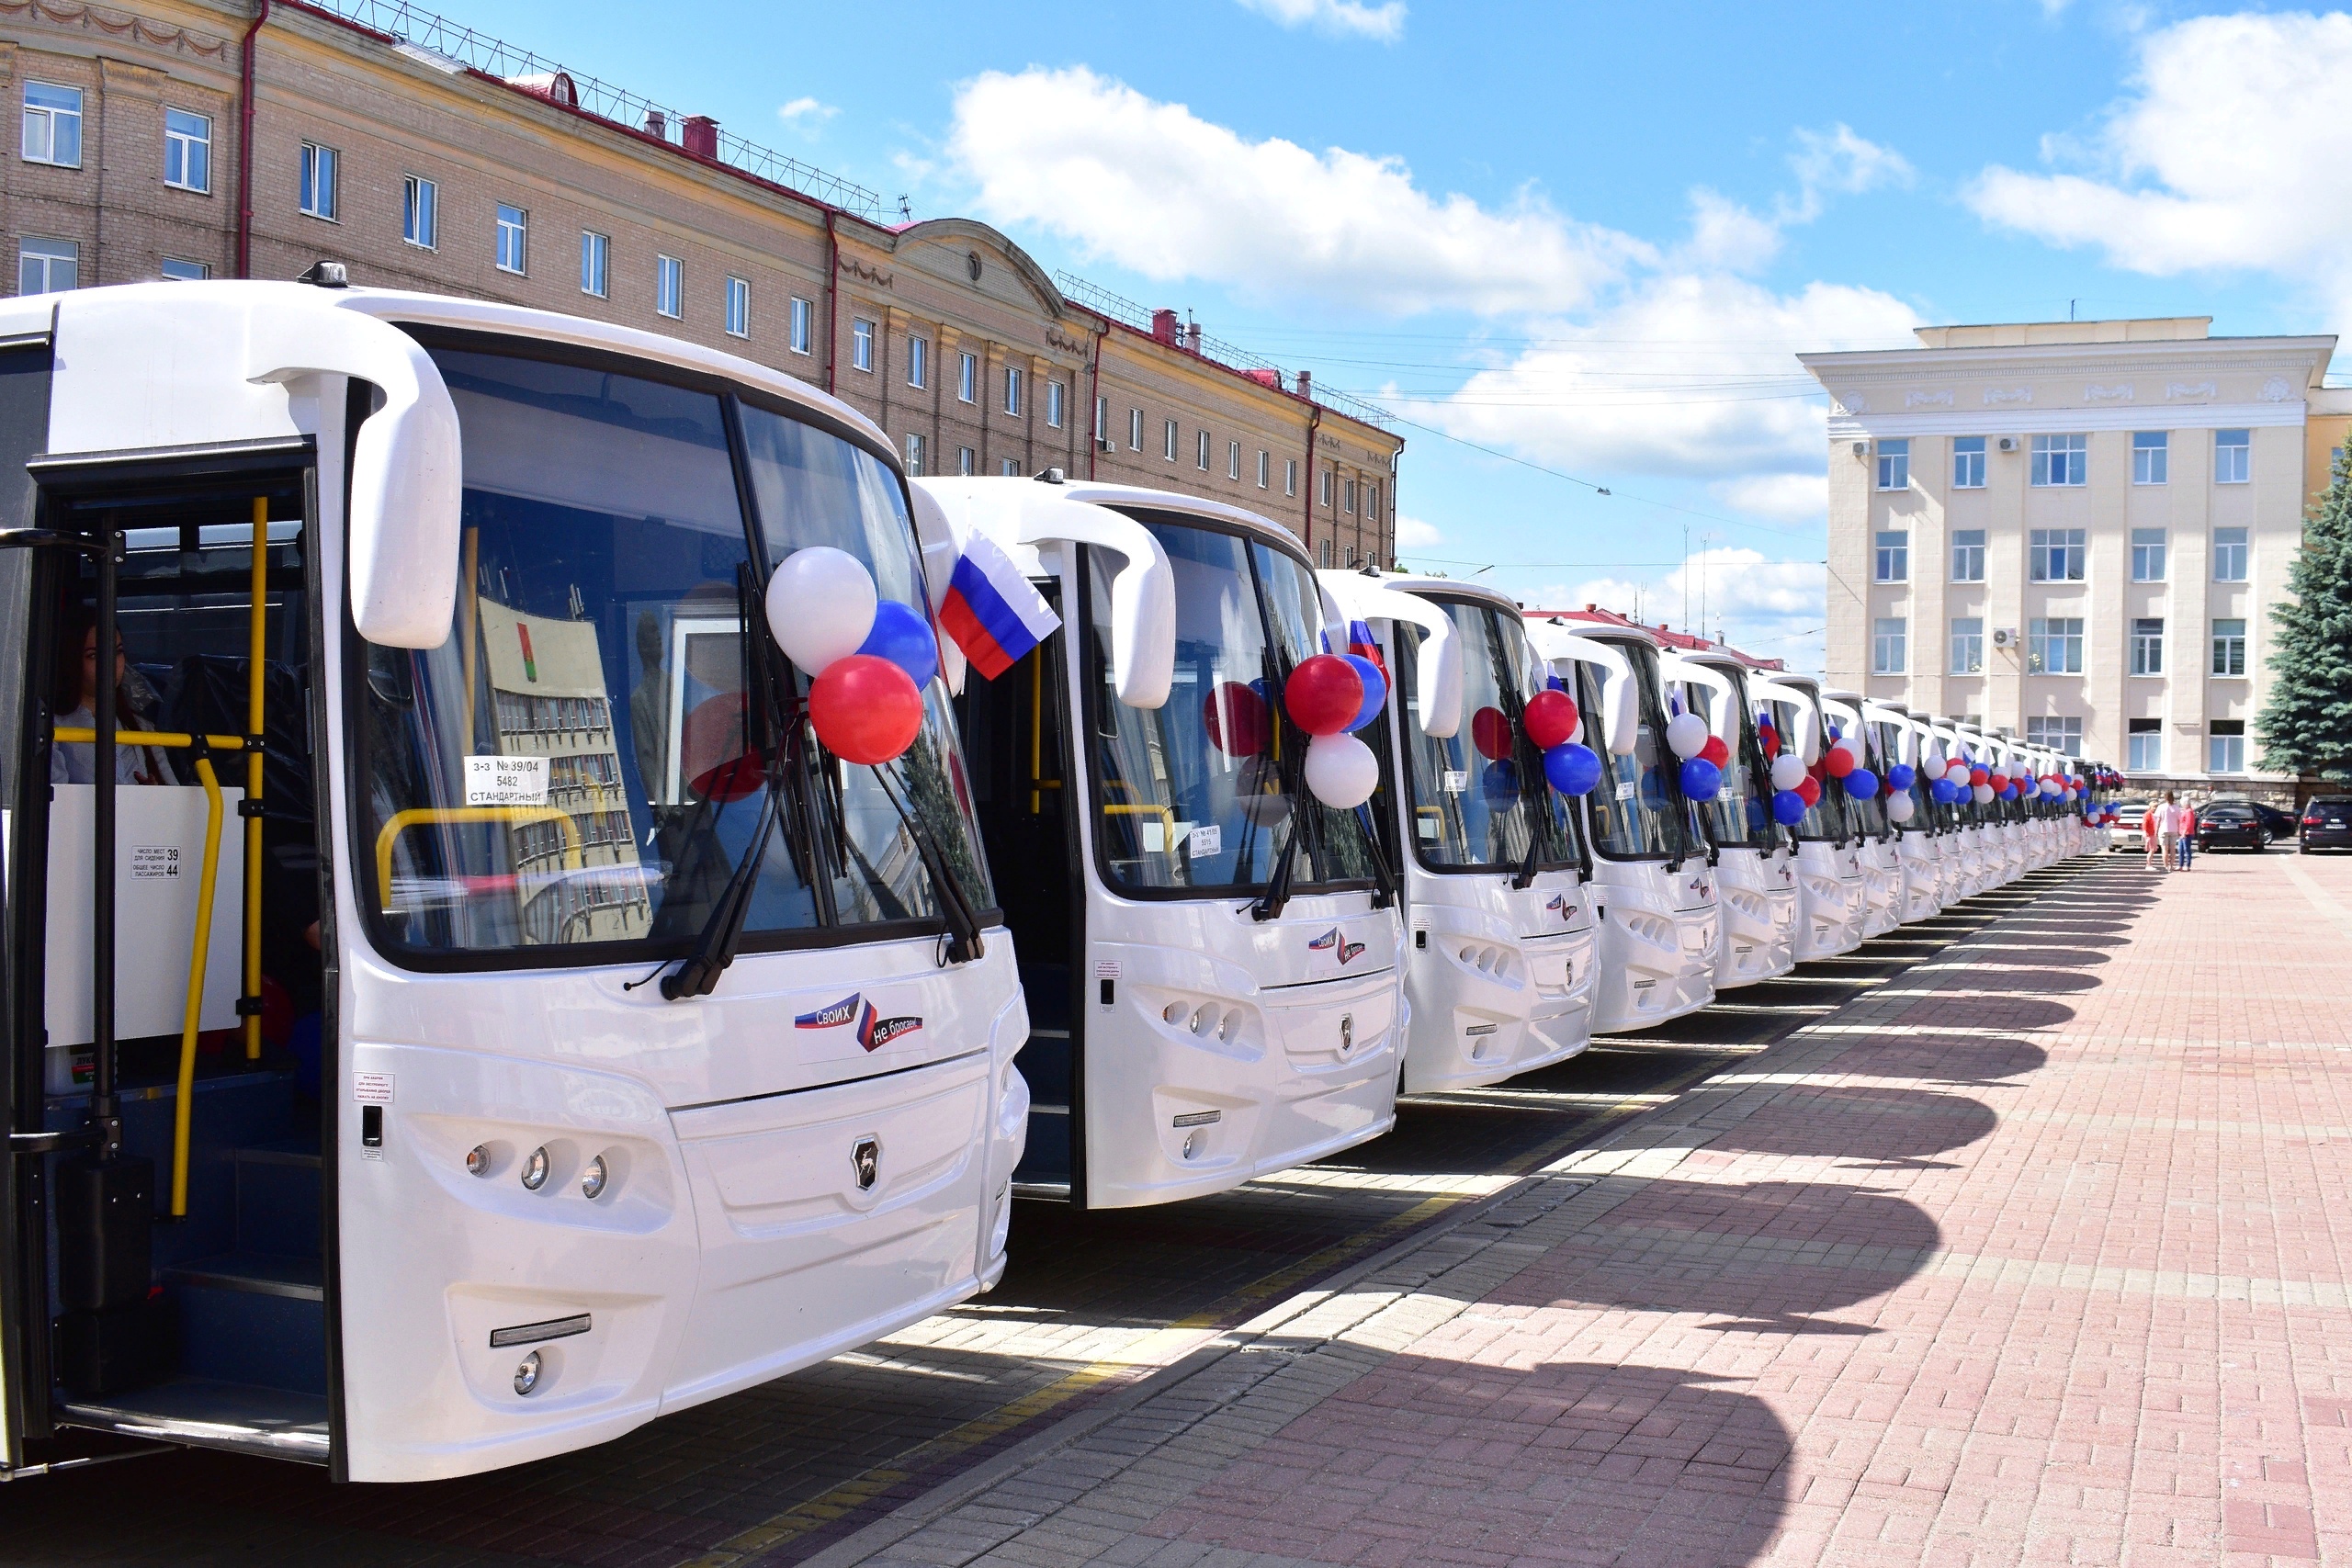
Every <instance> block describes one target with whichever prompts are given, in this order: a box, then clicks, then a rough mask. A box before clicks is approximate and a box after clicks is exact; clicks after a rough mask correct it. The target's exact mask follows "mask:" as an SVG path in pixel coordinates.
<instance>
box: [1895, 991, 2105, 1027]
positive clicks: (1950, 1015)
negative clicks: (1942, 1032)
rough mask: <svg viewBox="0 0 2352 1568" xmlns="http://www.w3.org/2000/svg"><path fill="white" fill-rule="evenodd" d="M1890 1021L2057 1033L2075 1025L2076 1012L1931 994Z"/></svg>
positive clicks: (2032, 1002) (2061, 1006) (2031, 1002)
mask: <svg viewBox="0 0 2352 1568" xmlns="http://www.w3.org/2000/svg"><path fill="white" fill-rule="evenodd" d="M1892 1021H1893V1022H1895V1023H1900V1024H1906V1025H1909V1024H1927V1025H1929V1026H1931V1027H1932V1026H1936V1025H1941V1026H1942V1027H1944V1028H1947V1029H1952V1028H1960V1029H1990V1030H1998V1031H1999V1032H2002V1033H2004V1034H2007V1033H2010V1032H2018V1033H2025V1032H2031V1031H2033V1030H2037V1029H2057V1028H2060V1027H2063V1026H2064V1025H2065V1024H2069V1023H2072V1022H2074V1021H2075V1010H2074V1009H2073V1008H2070V1007H2068V1006H2067V1005H2066V1004H2065V1003H2064V1002H2045V1001H2039V1000H2036V999H2035V998H2031V997H2024V998H2014V999H2012V998H2007V997H2003V996H1998V995H1995V996H1951V995H1948V994H1944V993H1940V992H1931V993H1929V994H1928V995H1927V996H1924V997H1921V998H1919V999H1918V1000H1917V1001H1916V1002H1914V1003H1913V1004H1912V1005H1911V1006H1909V1007H1907V1008H1905V1009H1904V1010H1903V1011H1902V1012H1901V1013H1899V1014H1898V1015H1896V1016H1895V1018H1894V1019H1893V1020H1892Z"/></svg>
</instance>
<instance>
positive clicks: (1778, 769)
mask: <svg viewBox="0 0 2352 1568" xmlns="http://www.w3.org/2000/svg"><path fill="white" fill-rule="evenodd" d="M1803 783H1804V763H1803V762H1802V761H1798V760H1797V759H1796V758H1795V757H1793V756H1792V755H1790V754H1789V753H1788V752H1786V751H1783V752H1781V754H1780V755H1779V756H1777V757H1775V758H1773V759H1772V787H1773V788H1774V789H1794V788H1796V787H1797V785H1799V784H1803Z"/></svg>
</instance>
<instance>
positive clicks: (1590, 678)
mask: <svg viewBox="0 0 2352 1568" xmlns="http://www.w3.org/2000/svg"><path fill="white" fill-rule="evenodd" d="M1609 646H1610V647H1611V648H1613V649H1616V650H1617V651H1618V652H1620V653H1622V654H1623V655H1624V656H1625V661H1626V662H1627V663H1628V664H1630V665H1632V666H1633V682H1634V701H1635V702H1637V703H1638V704H1639V705H1640V706H1639V709H1638V716H1639V720H1640V722H1639V725H1638V727H1637V728H1636V729H1635V731H1634V751H1633V755H1631V756H1627V757H1620V756H1618V755H1616V754H1614V753H1613V752H1611V750H1609V744H1608V739H1607V736H1606V733H1605V730H1604V728H1603V725H1602V720H1601V713H1602V707H1601V682H1600V667H1599V666H1597V665H1592V664H1588V663H1585V662H1583V661H1582V660H1579V661H1578V662H1577V685H1578V688H1579V689H1578V691H1577V706H1578V707H1579V708H1581V709H1583V710H1584V725H1585V744H1586V745H1588V746H1589V747H1591V748H1592V750H1594V752H1595V753H1596V754H1598V755H1599V756H1600V766H1601V773H1600V787H1599V788H1598V789H1595V790H1594V791H1593V792H1592V793H1591V794H1590V795H1586V796H1585V800H1586V802H1587V803H1588V805H1589V807H1590V809H1591V812H1592V847H1593V849H1594V850H1595V851H1596V852H1599V853H1600V854H1603V855H1606V856H1607V857H1609V858H1610V859H1611V860H1672V861H1680V860H1681V859H1682V858H1683V857H1684V856H1685V855H1688V854H1690V853H1691V852H1693V851H1694V849H1695V847H1696V846H1695V845H1694V844H1693V842H1692V840H1691V836H1690V833H1691V829H1690V814H1689V812H1688V811H1687V809H1686V808H1685V806H1684V801H1683V795H1682V786H1681V782H1680V781H1679V779H1676V778H1674V777H1672V776H1671V771H1670V769H1669V767H1668V764H1669V763H1671V762H1672V761H1674V758H1673V754H1672V753H1671V752H1669V751H1668V750H1667V748H1666V715H1665V713H1664V712H1663V710H1662V709H1661V707H1660V705H1659V703H1658V668H1657V651H1656V650H1655V649H1652V648H1651V647H1650V646H1649V645H1648V644H1647V643H1638V642H1613V641H1612V642H1611V643H1610V644H1609Z"/></svg>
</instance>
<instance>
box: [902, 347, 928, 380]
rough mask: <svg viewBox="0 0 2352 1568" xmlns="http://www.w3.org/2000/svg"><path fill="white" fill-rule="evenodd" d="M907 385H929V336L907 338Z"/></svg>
mask: <svg viewBox="0 0 2352 1568" xmlns="http://www.w3.org/2000/svg"><path fill="white" fill-rule="evenodd" d="M907 385H908V386H910V387H928V386H930V385H931V340H930V339H929V338H921V337H910V338H909V339H907Z"/></svg>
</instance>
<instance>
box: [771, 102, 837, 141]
mask: <svg viewBox="0 0 2352 1568" xmlns="http://www.w3.org/2000/svg"><path fill="white" fill-rule="evenodd" d="M841 112H842V111H841V109H840V108H839V107H836V106H835V105H832V104H826V103H820V102H818V101H817V100H816V99H815V98H795V99H793V100H792V101H791V102H790V103H788V104H783V105H779V106H778V107H777V108H776V111H775V118H778V119H780V120H782V121H784V123H785V124H786V125H787V126H789V127H791V128H792V129H793V130H797V131H798V132H800V134H801V135H803V136H814V135H816V134H817V131H818V130H819V128H820V127H821V126H822V125H823V124H824V123H825V122H826V121H827V120H829V119H831V118H833V117H834V116H835V115H837V114H839V113H841Z"/></svg>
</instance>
